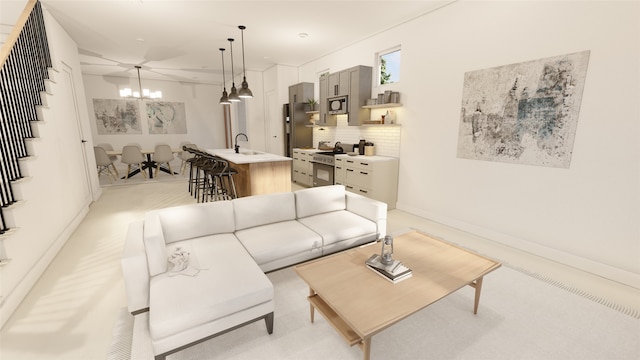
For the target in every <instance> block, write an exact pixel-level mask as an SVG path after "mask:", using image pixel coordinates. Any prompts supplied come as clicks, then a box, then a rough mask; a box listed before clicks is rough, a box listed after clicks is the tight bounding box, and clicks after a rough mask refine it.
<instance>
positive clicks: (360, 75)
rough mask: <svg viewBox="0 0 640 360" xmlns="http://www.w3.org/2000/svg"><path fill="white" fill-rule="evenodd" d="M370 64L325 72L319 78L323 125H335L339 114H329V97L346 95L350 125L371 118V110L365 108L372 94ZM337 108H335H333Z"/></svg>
mask: <svg viewBox="0 0 640 360" xmlns="http://www.w3.org/2000/svg"><path fill="white" fill-rule="evenodd" d="M371 74H372V68H371V67H370V66H363V65H358V66H354V67H352V68H349V69H346V70H342V71H339V72H336V73H331V74H323V75H321V76H320V79H319V90H320V119H319V120H318V122H317V124H318V125H321V126H335V125H336V124H337V122H338V121H337V115H331V114H329V110H330V109H329V101H328V99H331V98H334V97H344V96H346V98H347V101H346V104H347V115H348V118H349V125H351V126H359V125H361V124H363V123H364V122H365V121H367V120H369V111H368V110H366V109H363V108H362V106H363V105H365V104H366V102H367V99H368V98H369V97H370V96H371ZM333 110H335V109H333Z"/></svg>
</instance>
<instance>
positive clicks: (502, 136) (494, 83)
mask: <svg viewBox="0 0 640 360" xmlns="http://www.w3.org/2000/svg"><path fill="white" fill-rule="evenodd" d="M589 54H590V51H583V52H579V53H573V54H568V55H562V56H556V57H551V58H545V59H539V60H534V61H528V62H523V63H518V64H511V65H505V66H500V67H496V68H490V69H483V70H477V71H471V72H467V73H465V76H464V84H463V90H462V110H461V114H460V128H459V135H458V154H457V156H458V157H459V158H466V159H476V160H486V161H499V162H509V163H517V164H527V165H538V166H549V167H559V168H569V166H570V164H571V154H572V152H573V142H574V137H575V132H576V128H577V125H578V114H579V111H580V103H581V101H582V92H583V89H584V84H585V78H586V75H587V65H588V63H589Z"/></svg>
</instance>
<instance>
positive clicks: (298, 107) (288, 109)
mask: <svg viewBox="0 0 640 360" xmlns="http://www.w3.org/2000/svg"><path fill="white" fill-rule="evenodd" d="M313 98H314V97H313V83H307V82H304V83H299V84H295V85H291V86H289V104H285V106H284V109H283V120H284V122H285V124H284V128H285V141H284V143H285V153H286V155H287V156H288V157H291V155H292V153H293V151H292V149H294V148H311V147H313V128H312V127H311V126H310V125H311V123H310V122H309V114H307V111H309V105H308V104H307V102H308V100H309V99H313Z"/></svg>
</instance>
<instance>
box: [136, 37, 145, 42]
mask: <svg viewBox="0 0 640 360" xmlns="http://www.w3.org/2000/svg"><path fill="white" fill-rule="evenodd" d="M136 41H140V42H144V39H143V38H137V39H136Z"/></svg>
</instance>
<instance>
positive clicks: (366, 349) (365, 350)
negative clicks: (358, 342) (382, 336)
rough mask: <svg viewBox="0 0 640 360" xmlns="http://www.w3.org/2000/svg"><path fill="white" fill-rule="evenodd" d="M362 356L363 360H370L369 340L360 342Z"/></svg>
mask: <svg viewBox="0 0 640 360" xmlns="http://www.w3.org/2000/svg"><path fill="white" fill-rule="evenodd" d="M362 355H363V357H362V358H363V359H364V360H369V358H371V338H370V337H369V338H366V339H364V340H362Z"/></svg>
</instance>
